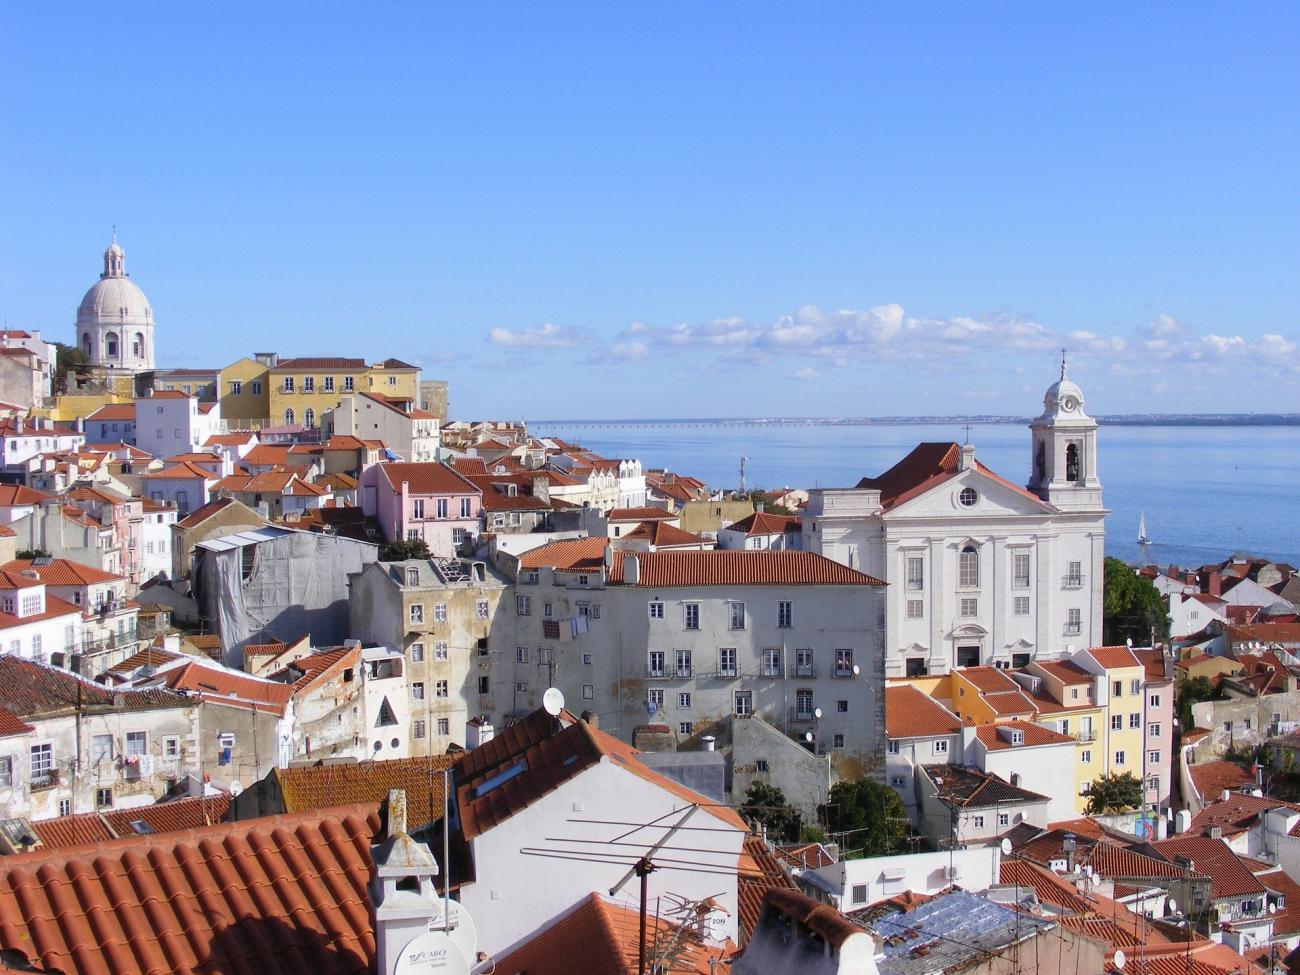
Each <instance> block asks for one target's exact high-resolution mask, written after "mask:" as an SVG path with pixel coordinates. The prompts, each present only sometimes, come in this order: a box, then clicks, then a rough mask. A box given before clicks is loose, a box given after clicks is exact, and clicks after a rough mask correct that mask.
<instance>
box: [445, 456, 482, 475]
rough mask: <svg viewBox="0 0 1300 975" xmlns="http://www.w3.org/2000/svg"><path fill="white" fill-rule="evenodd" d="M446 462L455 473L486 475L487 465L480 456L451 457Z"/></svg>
mask: <svg viewBox="0 0 1300 975" xmlns="http://www.w3.org/2000/svg"><path fill="white" fill-rule="evenodd" d="M447 463H449V464H451V466H452V467H454V468H455V469H456V472H457V473H459V474H464V475H465V476H466V477H486V476H487V465H486V464H485V463H484V462H483V458H482V457H453V458H452V459H451V460H449V461H448V462H447Z"/></svg>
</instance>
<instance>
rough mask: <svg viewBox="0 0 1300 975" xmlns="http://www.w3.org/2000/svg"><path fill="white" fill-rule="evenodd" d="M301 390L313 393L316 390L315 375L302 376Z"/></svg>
mask: <svg viewBox="0 0 1300 975" xmlns="http://www.w3.org/2000/svg"><path fill="white" fill-rule="evenodd" d="M302 391H303V392H304V393H314V392H316V377H315V376H303V377H302Z"/></svg>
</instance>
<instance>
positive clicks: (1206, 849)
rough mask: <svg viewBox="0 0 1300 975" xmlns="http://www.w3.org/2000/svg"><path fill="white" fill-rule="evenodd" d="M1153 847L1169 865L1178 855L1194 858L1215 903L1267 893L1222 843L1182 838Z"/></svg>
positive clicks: (1205, 838)
mask: <svg viewBox="0 0 1300 975" xmlns="http://www.w3.org/2000/svg"><path fill="white" fill-rule="evenodd" d="M1151 847H1152V849H1154V850H1156V851H1157V852H1158V853H1159V854H1160V855H1161V856H1163V857H1164V858H1165V859H1166V860H1168V861H1169V862H1170V863H1173V862H1174V857H1175V856H1179V855H1181V856H1185V857H1188V858H1189V859H1191V861H1192V863H1193V864H1194V867H1193V869H1195V870H1196V871H1197V872H1198V873H1203V874H1207V875H1208V876H1209V878H1210V897H1211V898H1213V899H1214V900H1218V899H1219V898H1221V897H1242V896H1245V895H1246V894H1262V893H1264V885H1263V884H1261V883H1260V882H1259V880H1257V879H1256V877H1255V875H1254V874H1252V873H1251V872H1250V871H1249V870H1248V869H1246V866H1245V865H1244V864H1243V863H1242V862H1241V861H1240V860H1239V859H1237V855H1236V854H1235V853H1233V852H1232V850H1231V848H1230V847H1229V846H1228V844H1227V843H1224V842H1223V840H1216V839H1212V838H1210V837H1208V836H1186V835H1183V836H1177V837H1175V838H1173V839H1170V840H1157V841H1156V842H1154V843H1152V844H1151Z"/></svg>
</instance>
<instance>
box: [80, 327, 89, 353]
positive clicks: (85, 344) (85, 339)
mask: <svg viewBox="0 0 1300 975" xmlns="http://www.w3.org/2000/svg"><path fill="white" fill-rule="evenodd" d="M81 351H83V352H84V353H86V355H90V333H89V332H87V333H86V334H85V335H83V336H82V337H81Z"/></svg>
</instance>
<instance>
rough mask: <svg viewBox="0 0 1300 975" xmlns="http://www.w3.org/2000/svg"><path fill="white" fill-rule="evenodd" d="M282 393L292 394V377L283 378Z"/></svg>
mask: <svg viewBox="0 0 1300 975" xmlns="http://www.w3.org/2000/svg"><path fill="white" fill-rule="evenodd" d="M284 391H285V392H286V393H292V392H293V377H292V376H285V377H284Z"/></svg>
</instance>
